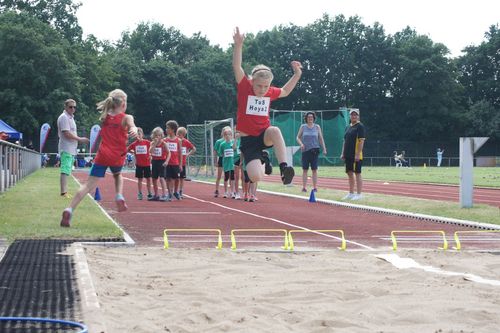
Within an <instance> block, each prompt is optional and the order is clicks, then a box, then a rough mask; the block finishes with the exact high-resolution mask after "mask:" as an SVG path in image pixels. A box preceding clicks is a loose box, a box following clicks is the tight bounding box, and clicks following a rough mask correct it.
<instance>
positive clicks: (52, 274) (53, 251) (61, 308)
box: [0, 240, 82, 333]
mask: <svg viewBox="0 0 500 333" xmlns="http://www.w3.org/2000/svg"><path fill="white" fill-rule="evenodd" d="M71 243H72V241H67V240H16V241H15V242H14V243H13V244H11V245H10V246H9V248H8V249H7V251H6V253H5V255H4V257H3V259H2V261H1V262H0V317H40V318H52V319H60V320H68V321H78V322H81V320H82V318H81V308H80V295H79V292H78V284H77V281H76V272H75V267H74V263H73V257H72V256H71V255H67V254H64V252H65V251H66V249H67V248H68V247H69V246H70V245H71ZM77 331H78V330H77V329H73V328H68V327H62V326H59V324H46V323H38V324H33V323H23V322H0V332H2V333H17V332H28V333H30V332H33V333H35V332H36V333H38V332H51V333H52V332H77Z"/></svg>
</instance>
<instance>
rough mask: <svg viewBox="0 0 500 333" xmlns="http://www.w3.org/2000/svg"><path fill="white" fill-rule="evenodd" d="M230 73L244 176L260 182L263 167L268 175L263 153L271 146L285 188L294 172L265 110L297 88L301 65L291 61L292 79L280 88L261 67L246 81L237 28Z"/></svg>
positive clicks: (266, 159) (279, 133) (266, 70)
mask: <svg viewBox="0 0 500 333" xmlns="http://www.w3.org/2000/svg"><path fill="white" fill-rule="evenodd" d="M233 40H234V49H233V71H234V76H235V78H236V83H237V84H238V88H237V90H238V93H237V96H238V112H237V126H236V129H237V130H238V131H239V132H240V135H241V146H240V150H241V153H242V154H243V156H244V158H245V160H246V161H247V162H248V163H247V172H248V176H249V177H250V180H251V181H252V182H257V181H259V180H262V178H263V177H264V170H262V167H261V164H262V163H265V164H266V168H265V173H266V174H270V173H271V172H272V167H271V165H270V162H269V157H268V156H267V154H265V153H263V150H264V149H266V148H270V147H273V146H274V150H275V153H276V158H277V159H278V162H279V167H280V174H281V180H282V181H283V184H285V185H287V184H290V183H291V182H292V179H293V176H294V175H295V172H294V170H293V167H291V166H288V165H287V163H286V151H285V141H284V140H283V136H282V134H281V130H280V129H279V128H278V127H275V126H271V122H270V120H269V109H270V107H271V101H274V100H276V99H278V98H282V97H286V96H288V95H289V94H290V93H291V92H292V90H293V89H294V88H295V86H296V85H297V82H298V81H299V79H300V77H301V75H302V65H301V63H300V62H298V61H292V63H291V66H292V69H293V76H292V77H291V78H290V79H289V80H288V82H287V83H286V84H285V85H284V86H283V87H282V88H277V87H273V86H271V82H272V80H273V73H272V72H271V69H270V68H269V67H267V66H264V65H257V66H256V67H254V68H253V70H252V72H251V76H250V78H247V76H246V75H245V72H244V70H243V68H242V57H243V41H244V40H245V36H244V35H243V34H241V33H240V30H239V28H238V27H236V30H235V32H234V35H233Z"/></svg>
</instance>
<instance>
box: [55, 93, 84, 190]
mask: <svg viewBox="0 0 500 333" xmlns="http://www.w3.org/2000/svg"><path fill="white" fill-rule="evenodd" d="M75 111H76V102H75V100H73V99H67V100H66V101H65V102H64V111H63V113H61V115H60V116H59V118H57V134H58V135H59V154H60V155H61V196H64V197H68V196H69V195H68V179H67V177H68V176H70V175H71V170H72V168H73V163H74V161H75V155H76V149H77V147H78V143H83V144H87V143H89V139H88V138H85V137H79V136H78V134H77V132H76V123H75V118H74V114H75Z"/></svg>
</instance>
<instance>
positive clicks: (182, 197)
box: [179, 190, 184, 199]
mask: <svg viewBox="0 0 500 333" xmlns="http://www.w3.org/2000/svg"><path fill="white" fill-rule="evenodd" d="M179 196H180V197H181V199H184V196H183V195H182V190H180V191H179Z"/></svg>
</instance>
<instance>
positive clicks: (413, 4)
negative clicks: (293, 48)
mask: <svg viewBox="0 0 500 333" xmlns="http://www.w3.org/2000/svg"><path fill="white" fill-rule="evenodd" d="M80 2H81V3H82V6H81V7H80V8H79V9H78V11H77V17H78V21H79V23H80V26H81V27H82V28H83V33H84V35H89V34H93V35H94V36H96V37H97V38H98V39H101V40H109V41H116V40H118V39H120V37H121V33H122V32H124V31H127V30H128V31H132V30H134V29H135V28H136V27H137V25H138V24H139V23H140V22H151V23H153V22H155V23H161V24H163V25H164V26H165V27H166V28H168V27H174V28H175V29H177V30H179V31H180V32H181V33H183V34H184V35H186V36H188V37H190V36H192V35H193V34H194V33H197V32H201V34H202V36H205V37H206V38H207V39H208V40H209V41H210V42H211V44H212V45H219V46H221V47H222V48H224V49H226V48H227V47H228V46H230V44H231V43H232V33H233V29H234V27H236V26H239V27H240V31H242V32H244V33H247V32H251V33H254V34H256V33H257V32H259V31H265V30H269V29H272V28H273V27H274V26H278V25H280V24H282V25H287V24H290V23H293V24H294V25H298V26H305V25H307V24H310V23H313V22H314V21H316V20H318V19H320V18H321V17H322V15H323V14H324V13H326V14H328V15H330V17H331V18H333V17H335V16H337V15H340V14H343V15H344V16H346V17H350V16H354V15H357V16H359V17H360V18H361V21H362V22H363V23H364V24H365V25H369V26H373V24H374V23H375V22H379V23H380V24H382V25H383V26H384V29H385V32H386V34H394V33H396V32H398V31H401V30H403V29H404V28H405V27H406V26H409V27H410V28H413V29H415V30H416V31H417V33H419V34H421V35H427V36H429V37H430V38H431V39H432V40H433V41H434V42H436V43H443V44H445V45H446V46H447V47H448V49H450V52H451V56H452V57H456V56H459V55H461V50H462V49H463V48H464V47H466V46H469V45H479V44H480V43H481V42H483V41H484V40H485V39H484V34H485V32H487V31H488V30H489V27H490V26H491V25H492V24H499V25H500V1H499V0H474V1H471V0H461V1H460V0H419V1H407V0H305V1H297V0H288V1H283V0H274V1H269V0H267V1H263V0H250V1H238V0H140V1H137V0H80Z"/></svg>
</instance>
